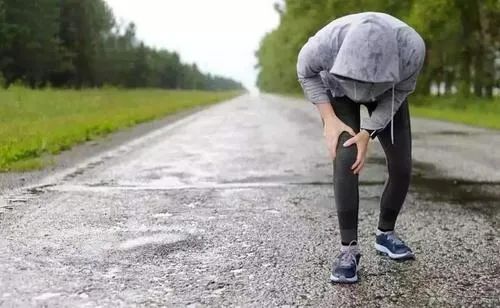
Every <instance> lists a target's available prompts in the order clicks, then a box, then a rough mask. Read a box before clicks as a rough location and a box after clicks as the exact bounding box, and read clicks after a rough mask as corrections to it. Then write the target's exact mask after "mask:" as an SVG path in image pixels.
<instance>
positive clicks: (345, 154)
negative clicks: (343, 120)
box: [335, 133, 358, 170]
mask: <svg viewBox="0 0 500 308" xmlns="http://www.w3.org/2000/svg"><path fill="white" fill-rule="evenodd" d="M349 138H350V135H349V134H347V133H343V134H342V135H341V137H340V138H339V142H338V146H337V153H336V157H335V167H336V168H339V169H345V170H350V169H351V166H352V165H353V164H354V163H355V162H356V156H357V154H358V150H357V148H356V145H352V146H350V147H347V148H346V147H344V146H343V144H344V142H346V141H347V140H349Z"/></svg>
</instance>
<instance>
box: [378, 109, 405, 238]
mask: <svg viewBox="0 0 500 308" xmlns="http://www.w3.org/2000/svg"><path fill="white" fill-rule="evenodd" d="M378 139H379V141H380V144H381V145H382V148H383V149H384V152H385V156H386V161H387V168H388V171H389V178H388V179H387V182H386V183H385V188H384V192H383V193H382V198H381V201H380V218H379V225H378V227H379V229H380V230H381V231H390V230H394V226H395V225H396V219H397V218H398V215H399V211H400V210H401V207H402V206H403V203H404V201H405V198H406V194H407V193H408V188H409V186H410V178H411V160H412V158H411V128H410V113H409V108H408V101H406V102H404V103H403V105H402V106H401V107H400V109H399V110H398V112H397V113H396V114H395V116H394V144H392V142H391V125H390V124H389V125H388V126H387V127H386V128H384V129H383V130H382V131H381V132H380V133H379V135H378Z"/></svg>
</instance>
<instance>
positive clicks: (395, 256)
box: [375, 243, 415, 260]
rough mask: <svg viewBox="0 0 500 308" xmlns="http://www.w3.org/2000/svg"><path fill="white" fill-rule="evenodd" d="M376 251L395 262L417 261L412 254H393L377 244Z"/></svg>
mask: <svg viewBox="0 0 500 308" xmlns="http://www.w3.org/2000/svg"><path fill="white" fill-rule="evenodd" d="M375 249H376V250H377V251H378V252H380V253H382V254H384V255H386V256H388V257H389V258H391V259H393V260H411V259H415V255H414V254H413V253H411V252H406V253H402V254H396V253H392V252H391V251H390V250H389V249H387V247H385V246H382V245H380V244H377V243H375Z"/></svg>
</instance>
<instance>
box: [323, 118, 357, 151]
mask: <svg viewBox="0 0 500 308" xmlns="http://www.w3.org/2000/svg"><path fill="white" fill-rule="evenodd" d="M323 121H324V123H325V124H324V128H323V135H324V136H325V139H326V144H327V146H328V151H329V152H330V155H331V157H332V159H335V157H336V156H337V144H338V142H339V138H340V135H341V134H342V133H343V132H347V133H348V134H349V135H351V136H353V137H354V136H356V133H355V132H354V130H353V129H352V128H351V127H349V126H347V125H346V124H345V123H344V122H342V121H341V120H340V119H339V118H337V117H336V116H335V117H331V118H328V119H324V120H323Z"/></svg>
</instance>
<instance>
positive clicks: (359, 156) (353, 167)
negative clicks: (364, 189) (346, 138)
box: [351, 147, 364, 173]
mask: <svg viewBox="0 0 500 308" xmlns="http://www.w3.org/2000/svg"><path fill="white" fill-rule="evenodd" d="M363 157H364V155H363V151H360V150H359V147H358V154H357V155H356V161H355V162H354V165H352V167H351V170H356V168H358V166H359V164H361V162H362V160H363ZM354 173H356V172H354Z"/></svg>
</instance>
